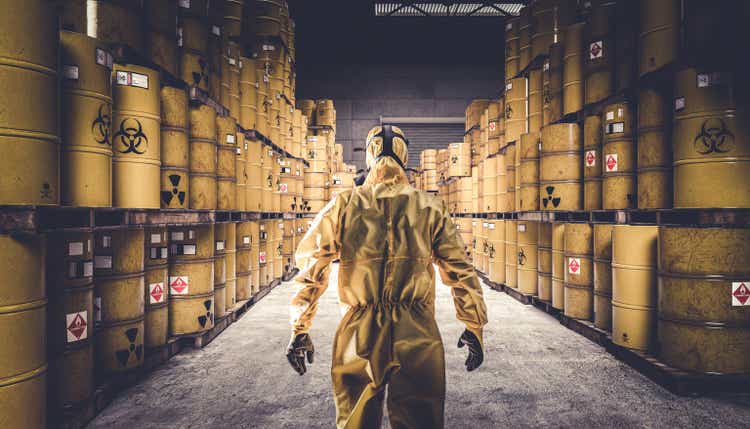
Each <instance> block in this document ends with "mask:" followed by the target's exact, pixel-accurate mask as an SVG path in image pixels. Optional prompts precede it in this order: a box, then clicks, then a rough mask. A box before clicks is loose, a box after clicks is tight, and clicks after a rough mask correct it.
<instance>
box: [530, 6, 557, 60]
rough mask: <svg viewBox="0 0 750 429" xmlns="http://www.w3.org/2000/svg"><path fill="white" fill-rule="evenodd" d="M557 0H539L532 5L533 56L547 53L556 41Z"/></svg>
mask: <svg viewBox="0 0 750 429" xmlns="http://www.w3.org/2000/svg"><path fill="white" fill-rule="evenodd" d="M557 3H558V2H557V1H556V0H538V1H537V2H536V3H534V5H533V6H532V7H531V17H532V22H533V33H532V35H531V58H536V57H537V56H539V55H546V54H547V50H548V49H549V46H550V45H551V44H552V42H554V41H555V40H554V37H555V33H554V28H555V9H556V8H557V7H558V5H557Z"/></svg>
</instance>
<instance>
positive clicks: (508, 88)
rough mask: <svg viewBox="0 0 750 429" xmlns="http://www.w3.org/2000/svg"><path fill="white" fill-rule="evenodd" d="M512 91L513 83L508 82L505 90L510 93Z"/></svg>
mask: <svg viewBox="0 0 750 429" xmlns="http://www.w3.org/2000/svg"><path fill="white" fill-rule="evenodd" d="M511 89H513V83H511V82H508V83H507V84H506V85H505V90H506V91H510V90H511Z"/></svg>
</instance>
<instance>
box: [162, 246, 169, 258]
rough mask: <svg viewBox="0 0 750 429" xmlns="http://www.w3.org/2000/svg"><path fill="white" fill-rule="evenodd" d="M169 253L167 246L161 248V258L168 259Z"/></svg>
mask: <svg viewBox="0 0 750 429" xmlns="http://www.w3.org/2000/svg"><path fill="white" fill-rule="evenodd" d="M168 254H169V251H168V250H167V248H166V247H162V248H161V259H167V255H168Z"/></svg>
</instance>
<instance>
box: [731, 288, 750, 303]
mask: <svg viewBox="0 0 750 429" xmlns="http://www.w3.org/2000/svg"><path fill="white" fill-rule="evenodd" d="M747 305H750V282H732V307H743V306H747Z"/></svg>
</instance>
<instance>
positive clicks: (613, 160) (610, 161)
mask: <svg viewBox="0 0 750 429" xmlns="http://www.w3.org/2000/svg"><path fill="white" fill-rule="evenodd" d="M604 159H606V162H605V163H604V166H605V167H606V171H607V172H614V171H617V154H616V153H610V154H607V155H606V156H605V157H604Z"/></svg>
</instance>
